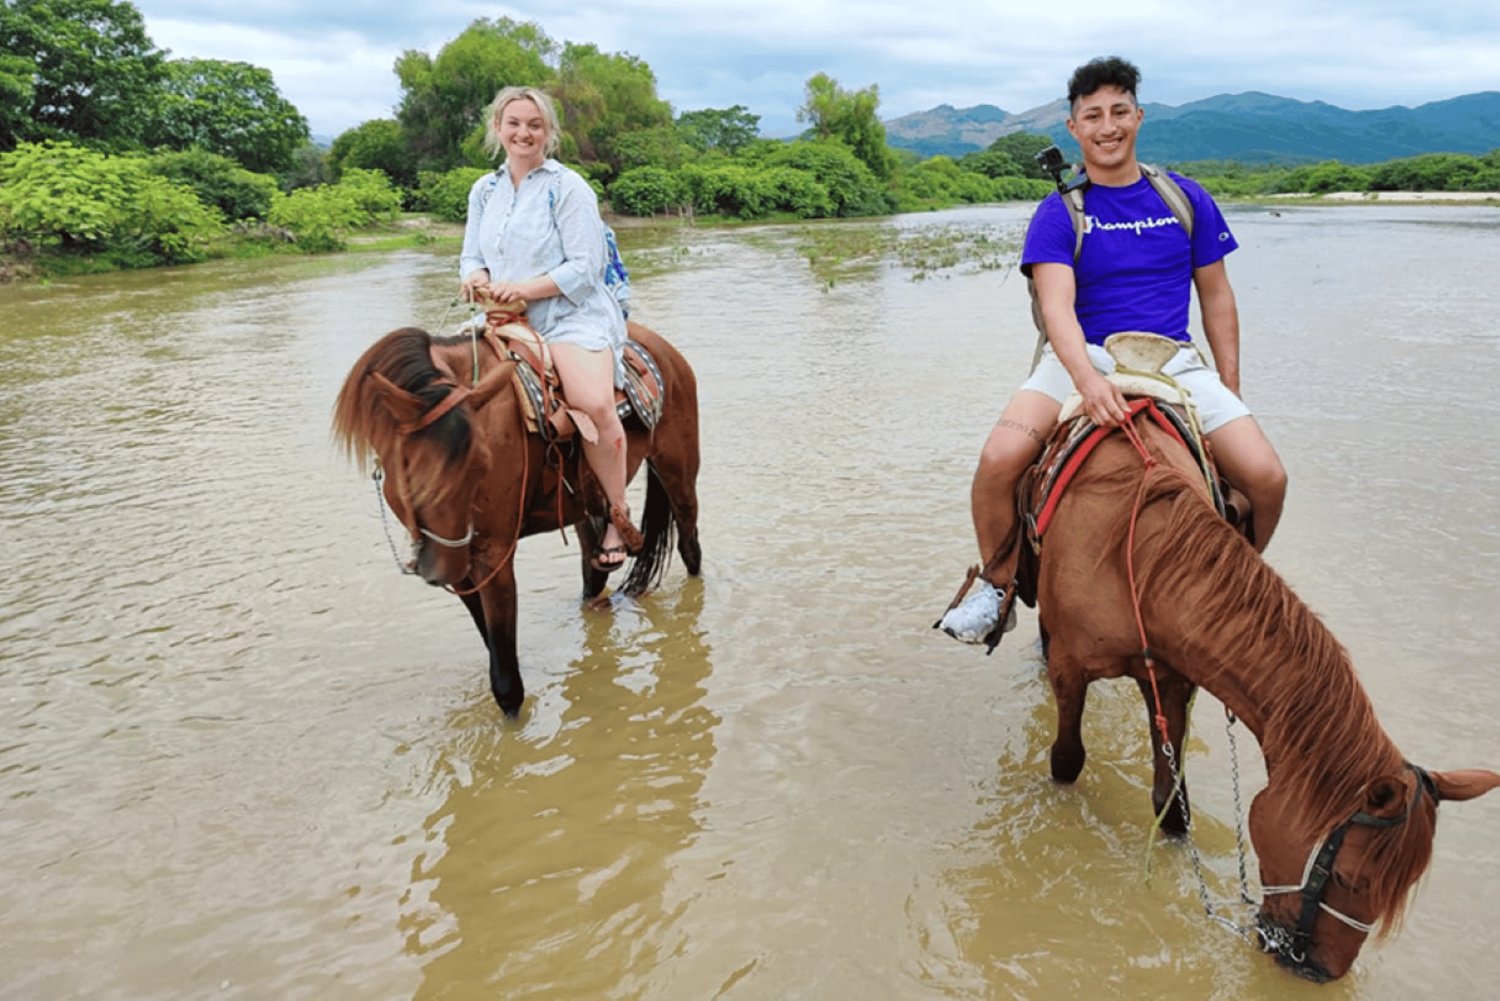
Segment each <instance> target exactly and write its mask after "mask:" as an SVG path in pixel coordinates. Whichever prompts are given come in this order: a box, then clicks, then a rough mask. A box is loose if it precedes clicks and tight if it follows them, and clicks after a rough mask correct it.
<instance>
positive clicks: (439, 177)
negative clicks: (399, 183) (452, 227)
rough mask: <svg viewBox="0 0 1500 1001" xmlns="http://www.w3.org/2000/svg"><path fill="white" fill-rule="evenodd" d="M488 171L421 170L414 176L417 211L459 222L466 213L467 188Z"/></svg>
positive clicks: (474, 169) (464, 168)
mask: <svg viewBox="0 0 1500 1001" xmlns="http://www.w3.org/2000/svg"><path fill="white" fill-rule="evenodd" d="M488 173H489V170H488V169H486V168H484V167H454V168H453V169H452V170H449V171H445V172H443V173H441V174H439V173H437V172H435V171H423V172H422V173H421V174H419V175H417V193H416V195H415V197H414V198H413V203H414V205H415V207H416V208H417V209H418V210H419V211H424V212H431V213H432V214H433V215H435V216H437V217H438V218H439V219H445V220H447V221H448V222H463V221H464V220H465V219H467V218H468V216H469V189H471V188H473V187H474V182H475V181H477V180H479V179H480V178H481V177H483V176H484V175H485V174H488Z"/></svg>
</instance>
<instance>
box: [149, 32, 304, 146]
mask: <svg viewBox="0 0 1500 1001" xmlns="http://www.w3.org/2000/svg"><path fill="white" fill-rule="evenodd" d="M143 138H144V139H145V141H146V142H147V143H148V144H150V145H153V146H167V147H170V148H171V149H188V148H190V147H198V148H200V149H206V150H208V151H209V152H211V153H218V154H220V155H221V156H227V157H229V158H230V159H232V160H237V161H239V163H240V164H241V165H243V166H244V167H245V168H246V169H248V170H253V171H256V172H258V173H278V172H280V171H283V170H286V169H287V168H288V167H290V166H291V165H292V158H293V155H294V154H295V153H296V151H297V148H298V147H299V146H301V145H302V144H303V143H305V142H307V141H308V138H309V137H308V131H307V119H305V118H303V117H302V115H301V114H300V113H298V111H297V109H296V108H295V107H293V106H292V104H291V102H290V101H288V100H286V98H284V97H282V96H281V91H280V90H278V89H277V87H276V81H275V80H274V79H273V78H272V76H271V71H270V70H268V69H262V68H261V67H259V66H251V65H250V64H249V63H239V62H225V61H223V60H219V59H173V60H171V61H170V62H168V63H167V64H166V79H165V81H164V82H163V84H162V91H161V94H160V95H159V96H158V98H157V99H156V100H155V101H153V102H152V106H151V110H150V119H149V122H148V124H147V126H146V129H145V132H144V135H143Z"/></svg>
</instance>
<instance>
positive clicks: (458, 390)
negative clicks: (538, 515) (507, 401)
mask: <svg viewBox="0 0 1500 1001" xmlns="http://www.w3.org/2000/svg"><path fill="white" fill-rule="evenodd" d="M485 341H486V342H487V343H488V344H489V345H490V346H491V347H492V348H494V350H495V353H496V354H497V355H498V356H499V357H500V358H501V359H502V360H503V359H504V358H505V353H504V351H503V350H502V349H501V347H500V345H499V342H498V341H497V340H496V339H495V338H494V337H493V336H490V335H489V334H488V332H487V333H486V336H485ZM512 371H513V369H511V368H507V367H506V366H504V365H502V366H501V367H499V368H497V369H495V370H493V371H491V372H490V373H489V374H488V375H486V376H485V377H484V378H483V379H480V377H479V344H478V338H477V335H476V338H475V343H474V374H473V381H474V385H473V387H472V388H470V387H468V386H463V385H460V384H459V383H457V382H456V381H454V380H453V379H451V378H440V379H437V380H435V381H433V382H430V383H428V384H427V388H431V387H433V386H438V387H446V389H447V392H446V393H445V394H444V396H443V398H442V399H441V400H439V401H438V402H437V403H435V404H433V405H432V406H431V407H429V408H428V409H427V410H425V411H423V412H422V414H421V415H420V416H419V417H417V418H416V419H414V420H409V421H403V422H400V423H398V424H397V425H396V433H397V439H396V456H395V463H394V465H395V469H394V470H393V471H392V474H391V475H392V476H393V477H394V481H393V484H392V485H393V487H394V488H395V492H396V498H397V500H398V501H399V502H400V505H401V508H402V510H401V521H402V524H404V525H405V526H406V530H407V532H408V533H409V534H410V536H411V541H412V545H413V547H414V548H416V549H420V547H421V544H422V539H424V538H426V539H428V540H430V541H432V542H434V543H436V544H437V545H440V546H443V547H444V548H447V549H462V548H465V547H467V546H469V545H470V544H472V543H473V542H474V538H475V535H476V532H475V529H474V514H473V511H472V510H471V511H470V512H469V527H468V530H467V531H465V532H464V534H463V536H462V537H460V538H456V539H449V538H445V537H444V536H441V535H439V534H437V533H436V532H434V531H432V530H431V529H429V528H425V527H423V526H422V525H421V524H419V523H418V521H417V511H416V506H415V505H414V504H412V502H411V493H410V491H409V489H408V488H407V482H406V461H405V448H406V439H407V438H409V437H410V436H411V435H414V434H416V433H417V432H419V431H422V430H424V429H426V428H429V427H431V426H432V425H433V424H435V423H437V422H438V421H439V420H441V419H442V418H443V417H445V416H446V415H447V414H448V413H449V412H450V411H452V410H453V409H454V408H455V407H457V406H458V405H459V404H461V403H463V402H464V401H465V400H468V401H470V403H471V404H472V406H473V407H474V408H475V409H477V408H479V407H482V406H484V405H485V404H486V403H487V402H488V401H489V400H490V399H491V398H493V397H494V396H495V394H496V393H497V392H498V391H499V390H500V388H501V387H502V386H504V385H506V384H507V383H508V382H509V380H510V376H511V372H512ZM370 377H371V378H372V379H374V380H375V381H376V384H377V385H378V386H379V387H380V391H381V393H382V394H383V395H386V396H388V397H391V398H394V399H398V400H406V401H415V400H416V397H415V394H414V393H412V392H410V391H408V390H405V389H402V388H401V387H400V386H397V385H396V384H395V383H394V382H392V381H391V380H390V379H388V378H387V377H386V376H385V375H383V374H382V373H380V372H371V373H370ZM471 433H472V432H471ZM374 476H375V493H376V497H377V500H378V501H381V504H380V513H381V520H382V522H383V521H384V518H385V505H384V503H383V497H382V491H381V488H380V479H381V468H380V460H379V457H378V456H377V457H376V463H375V474H374ZM530 478H531V467H530V460H529V457H528V453H526V452H525V451H524V450H523V452H522V465H521V494H522V496H523V497H524V496H525V495H526V490H527V484H528V483H529V481H530ZM525 515H526V506H525V505H524V504H521V505H518V507H517V509H516V527H515V534H514V537H513V538H512V539H511V542H510V547H509V548H508V549H507V550H506V552H505V554H504V556H502V557H501V558H500V559H498V560H495V561H494V562H493V566H492V569H491V570H490V572H489V574H488V575H486V576H485V578H484V579H483V580H481V581H480V582H479V583H477V584H474V585H473V586H472V587H470V588H467V589H464V590H459V589H456V588H454V587H453V586H452V585H444V588H445V589H446V590H448V591H451V592H453V593H454V594H457V595H460V596H462V595H469V594H475V593H477V592H478V591H480V590H482V589H483V588H484V587H485V586H487V585H488V584H489V583H490V581H492V580H493V579H494V578H495V577H496V575H498V574H499V573H500V571H501V570H503V569H505V567H506V566H508V565H509V564H510V560H511V557H512V556H514V555H515V552H516V545H517V543H519V542H520V540H521V531H522V527H523V525H524V523H525ZM386 538H387V540H390V532H389V530H387V532H386ZM390 541H391V553H392V555H393V556H394V555H395V552H396V545H395V542H394V541H393V540H390ZM415 563H416V560H415V559H413V561H412V563H411V564H410V565H405V564H402V562H401V559H400V557H397V558H396V565H397V567H399V568H400V569H401V572H402V573H414V572H415Z"/></svg>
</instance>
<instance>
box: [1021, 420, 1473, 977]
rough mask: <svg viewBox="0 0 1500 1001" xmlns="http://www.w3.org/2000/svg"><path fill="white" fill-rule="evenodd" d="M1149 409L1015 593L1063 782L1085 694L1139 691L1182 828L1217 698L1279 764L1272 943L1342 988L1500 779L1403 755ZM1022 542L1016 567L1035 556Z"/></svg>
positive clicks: (1101, 449)
mask: <svg viewBox="0 0 1500 1001" xmlns="http://www.w3.org/2000/svg"><path fill="white" fill-rule="evenodd" d="M1148 414H1149V410H1148V409H1147V408H1145V407H1141V408H1139V409H1137V410H1136V413H1135V415H1134V416H1133V417H1132V418H1131V420H1130V421H1129V422H1128V424H1127V426H1126V428H1125V431H1126V433H1123V434H1112V435H1108V436H1107V437H1105V438H1103V439H1102V441H1101V442H1100V443H1099V444H1098V445H1097V447H1095V449H1094V451H1093V453H1092V454H1091V455H1090V456H1089V458H1088V460H1087V462H1085V463H1083V464H1082V465H1081V466H1080V467H1078V471H1077V473H1076V476H1075V477H1074V478H1073V480H1072V482H1071V484H1070V485H1069V486H1068V487H1067V488H1066V490H1065V491H1064V492H1063V494H1062V495H1061V497H1060V498H1059V499H1056V500H1055V502H1054V506H1053V508H1052V510H1051V512H1050V526H1049V528H1048V531H1047V533H1046V535H1045V538H1044V541H1042V542H1041V544H1040V549H1041V552H1040V557H1039V564H1037V565H1036V566H1034V567H1033V568H1032V570H1033V573H1034V576H1032V578H1031V582H1030V583H1029V584H1026V585H1023V587H1022V591H1023V593H1025V594H1026V595H1027V596H1028V597H1030V596H1032V595H1034V600H1035V604H1036V606H1037V609H1038V618H1039V620H1040V625H1041V632H1042V639H1043V649H1044V651H1045V656H1046V662H1047V677H1048V680H1049V681H1050V682H1051V686H1052V691H1053V694H1054V697H1055V699H1056V702H1057V737H1056V740H1055V741H1054V742H1053V744H1052V752H1051V769H1052V775H1053V778H1054V779H1056V780H1057V781H1059V782H1073V781H1074V780H1075V779H1077V778H1078V775H1079V773H1080V772H1081V771H1082V769H1083V765H1084V758H1085V752H1084V746H1083V740H1082V735H1081V729H1080V727H1081V723H1082V718H1083V706H1084V696H1085V693H1086V692H1087V689H1088V686H1089V684H1090V683H1092V682H1094V681H1097V680H1099V679H1101V678H1120V677H1129V678H1133V679H1134V680H1135V681H1136V682H1137V683H1138V685H1139V686H1140V689H1141V692H1142V694H1143V695H1144V697H1145V700H1146V706H1147V718H1148V722H1149V725H1150V728H1151V737H1152V746H1153V751H1154V757H1155V779H1154V783H1153V789H1152V801H1153V805H1154V807H1155V808H1156V810H1158V811H1159V812H1161V813H1162V814H1163V825H1164V826H1165V827H1166V828H1167V829H1168V830H1169V831H1174V832H1176V833H1186V831H1187V827H1188V806H1187V800H1186V789H1185V787H1182V788H1180V789H1178V790H1177V792H1176V794H1175V795H1174V780H1175V778H1176V776H1175V775H1174V772H1175V771H1177V770H1178V768H1177V763H1178V762H1181V760H1182V741H1183V735H1184V732H1185V728H1186V722H1187V715H1188V700H1189V697H1190V696H1191V695H1192V692H1193V690H1194V688H1195V686H1201V687H1203V688H1205V689H1207V690H1208V691H1209V692H1211V693H1212V694H1213V695H1214V696H1215V697H1216V698H1217V699H1219V701H1220V702H1222V703H1223V704H1224V706H1225V707H1226V709H1228V710H1229V711H1231V712H1233V713H1234V714H1235V716H1237V717H1239V719H1241V720H1243V721H1244V722H1245V724H1246V726H1247V727H1248V728H1249V729H1250V730H1251V731H1252V732H1253V733H1254V734H1255V736H1256V738H1257V739H1258V740H1259V742H1260V748H1261V751H1262V753H1263V755H1264V756H1265V760H1266V772H1267V779H1268V782H1267V785H1266V788H1265V789H1264V790H1262V791H1261V792H1260V793H1259V794H1258V795H1257V796H1256V797H1255V799H1254V802H1253V803H1252V805H1251V809H1250V820H1249V829H1250V839H1251V843H1252V844H1253V846H1254V848H1255V851H1256V854H1257V855H1258V856H1259V861H1260V879H1261V885H1262V889H1263V893H1264V899H1263V902H1262V903H1261V905H1260V910H1259V915H1258V925H1259V928H1260V939H1261V942H1262V945H1263V946H1264V947H1265V948H1266V949H1267V950H1268V951H1271V952H1273V953H1274V954H1275V956H1276V959H1277V961H1278V962H1279V963H1281V964H1282V965H1284V966H1286V967H1288V968H1290V969H1292V970H1293V971H1295V972H1296V973H1298V974H1300V975H1302V976H1304V977H1307V978H1309V979H1313V980H1319V981H1322V980H1330V979H1334V978H1337V977H1340V976H1342V975H1343V974H1344V973H1346V972H1347V971H1348V969H1349V966H1350V964H1351V963H1352V962H1353V961H1354V958H1355V956H1356V955H1358V953H1359V951H1360V949H1361V948H1362V946H1363V945H1364V943H1365V940H1366V939H1367V938H1368V936H1369V935H1370V934H1371V933H1372V932H1376V931H1377V930H1378V931H1379V932H1380V933H1381V934H1384V933H1386V932H1388V931H1390V930H1391V929H1392V928H1393V927H1394V926H1395V925H1396V924H1397V923H1398V922H1399V920H1400V918H1401V916H1402V913H1403V911H1404V909H1405V906H1406V903H1407V901H1408V898H1409V896H1410V892H1411V890H1412V888H1413V887H1414V886H1415V884H1416V882H1417V880H1418V878H1419V877H1420V876H1421V875H1422V873H1423V872H1424V871H1425V870H1426V868H1427V865H1428V863H1429V861H1430V860H1431V855H1432V841H1433V833H1434V829H1435V825H1436V822H1437V812H1438V805H1439V803H1441V802H1451V801H1459V800H1468V799H1473V798H1475V797H1477V796H1481V795H1483V794H1484V793H1486V792H1488V791H1490V790H1491V789H1493V788H1495V787H1496V786H1497V785H1500V775H1497V774H1496V773H1495V772H1493V771H1488V770H1480V769H1472V770H1465V771H1451V772H1437V771H1428V770H1426V769H1423V768H1420V767H1418V766H1416V765H1413V764H1411V763H1409V762H1408V761H1407V760H1406V758H1405V757H1404V756H1403V755H1402V753H1401V751H1400V750H1399V749H1398V748H1397V747H1396V745H1395V743H1394V742H1393V741H1392V740H1391V738H1390V737H1389V736H1387V734H1386V733H1385V731H1384V730H1383V729H1382V728H1381V726H1380V723H1379V721H1378V720H1377V719H1376V717H1375V710H1374V708H1373V706H1372V705H1371V704H1370V700H1369V698H1368V697H1367V696H1366V694H1365V691H1364V689H1363V687H1361V685H1360V683H1359V679H1358V677H1357V676H1356V674H1355V670H1354V666H1353V664H1352V663H1351V660H1350V657H1349V654H1348V651H1346V650H1345V649H1344V647H1343V646H1342V645H1341V644H1340V643H1339V642H1338V640H1337V639H1335V638H1334V636H1333V634H1332V633H1331V632H1330V631H1329V630H1328V628H1327V626H1325V625H1324V624H1323V622H1322V621H1321V620H1320V619H1319V618H1318V617H1317V616H1316V615H1315V614H1314V613H1313V612H1312V611H1311V610H1310V609H1308V607H1307V606H1306V605H1305V604H1303V602H1302V601H1301V600H1300V599H1299V598H1298V597H1297V595H1296V594H1294V593H1293V592H1292V590H1291V588H1290V587H1288V586H1287V584H1286V582H1285V581H1283V580H1282V579H1281V577H1279V576H1278V575H1277V574H1276V572H1275V571H1274V570H1272V569H1271V567H1270V566H1269V565H1267V564H1266V563H1265V562H1264V561H1263V560H1262V559H1261V557H1260V556H1259V554H1257V553H1256V551H1255V549H1254V548H1253V547H1252V546H1251V545H1250V544H1249V543H1248V542H1247V541H1246V540H1245V539H1244V538H1243V537H1242V536H1241V534H1240V533H1239V532H1237V531H1236V529H1235V528H1234V527H1232V526H1231V525H1230V524H1229V522H1227V521H1226V520H1225V519H1224V518H1223V517H1221V516H1220V514H1219V513H1218V512H1217V511H1216V510H1215V507H1214V506H1213V504H1212V503H1211V502H1210V500H1209V489H1208V485H1207V481H1206V479H1205V477H1204V475H1203V472H1202V470H1201V469H1200V468H1199V464H1198V463H1197V462H1196V461H1195V460H1194V459H1193V458H1192V457H1191V456H1190V454H1189V452H1188V450H1187V449H1186V448H1185V447H1184V446H1183V444H1182V442H1181V441H1180V440H1179V438H1178V437H1177V436H1176V435H1174V434H1173V433H1171V432H1170V431H1169V430H1168V429H1167V428H1166V427H1165V425H1164V424H1159V423H1158V422H1157V421H1155V420H1153V419H1151V418H1150V417H1149V416H1148ZM1067 430H1068V429H1067V427H1066V426H1061V427H1059V429H1058V431H1057V434H1058V435H1065V434H1067ZM1022 503H1023V506H1024V505H1025V501H1024V499H1023V501H1022ZM1022 514H1023V515H1024V514H1025V512H1022ZM1024 545H1025V543H1024V542H1022V541H1021V539H1020V538H1018V539H1017V541H1016V542H1015V543H1014V548H1013V549H1012V550H1011V551H1010V552H1009V553H1008V554H1006V556H1005V557H1004V558H1005V559H1007V560H1009V561H1013V562H1012V565H1014V563H1020V562H1024V561H1022V559H1021V556H1022V553H1023V547H1024ZM1025 576H1027V575H1026V574H1023V578H1024V577H1025Z"/></svg>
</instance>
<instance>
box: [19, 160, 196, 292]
mask: <svg viewBox="0 0 1500 1001" xmlns="http://www.w3.org/2000/svg"><path fill="white" fill-rule="evenodd" d="M0 232H3V233H4V234H6V235H7V236H10V237H13V238H19V239H23V240H26V241H28V242H31V243H34V244H37V245H39V246H44V247H45V246H51V247H58V248H61V249H64V250H72V251H86V252H92V253H101V254H108V255H112V256H114V257H115V258H116V259H119V260H122V261H126V262H128V263H131V264H158V263H176V262H185V261H194V260H199V259H201V258H202V257H203V256H205V255H206V253H207V249H208V246H209V243H210V241H212V240H213V239H214V238H215V237H217V236H220V235H221V234H222V233H223V232H224V224H223V219H222V217H221V216H220V214H219V212H218V210H217V209H214V208H210V207H209V206H207V205H204V204H203V203H202V202H201V201H199V200H198V197H197V196H196V195H195V194H194V193H193V191H192V189H191V188H188V187H186V186H183V185H180V184H176V183H174V182H173V181H170V180H168V179H167V178H165V177H162V176H160V175H157V174H153V173H151V172H150V171H149V170H148V169H147V166H146V162H145V161H144V160H143V159H141V158H139V157H134V156H111V155H109V154H105V153H99V152H95V151H93V150H88V149H84V148H82V147H80V146H75V145H73V144H71V143H66V142H52V141H49V142H44V143H22V144H20V145H19V146H17V147H16V148H15V149H14V150H12V151H11V152H9V153H6V154H4V155H0Z"/></svg>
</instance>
